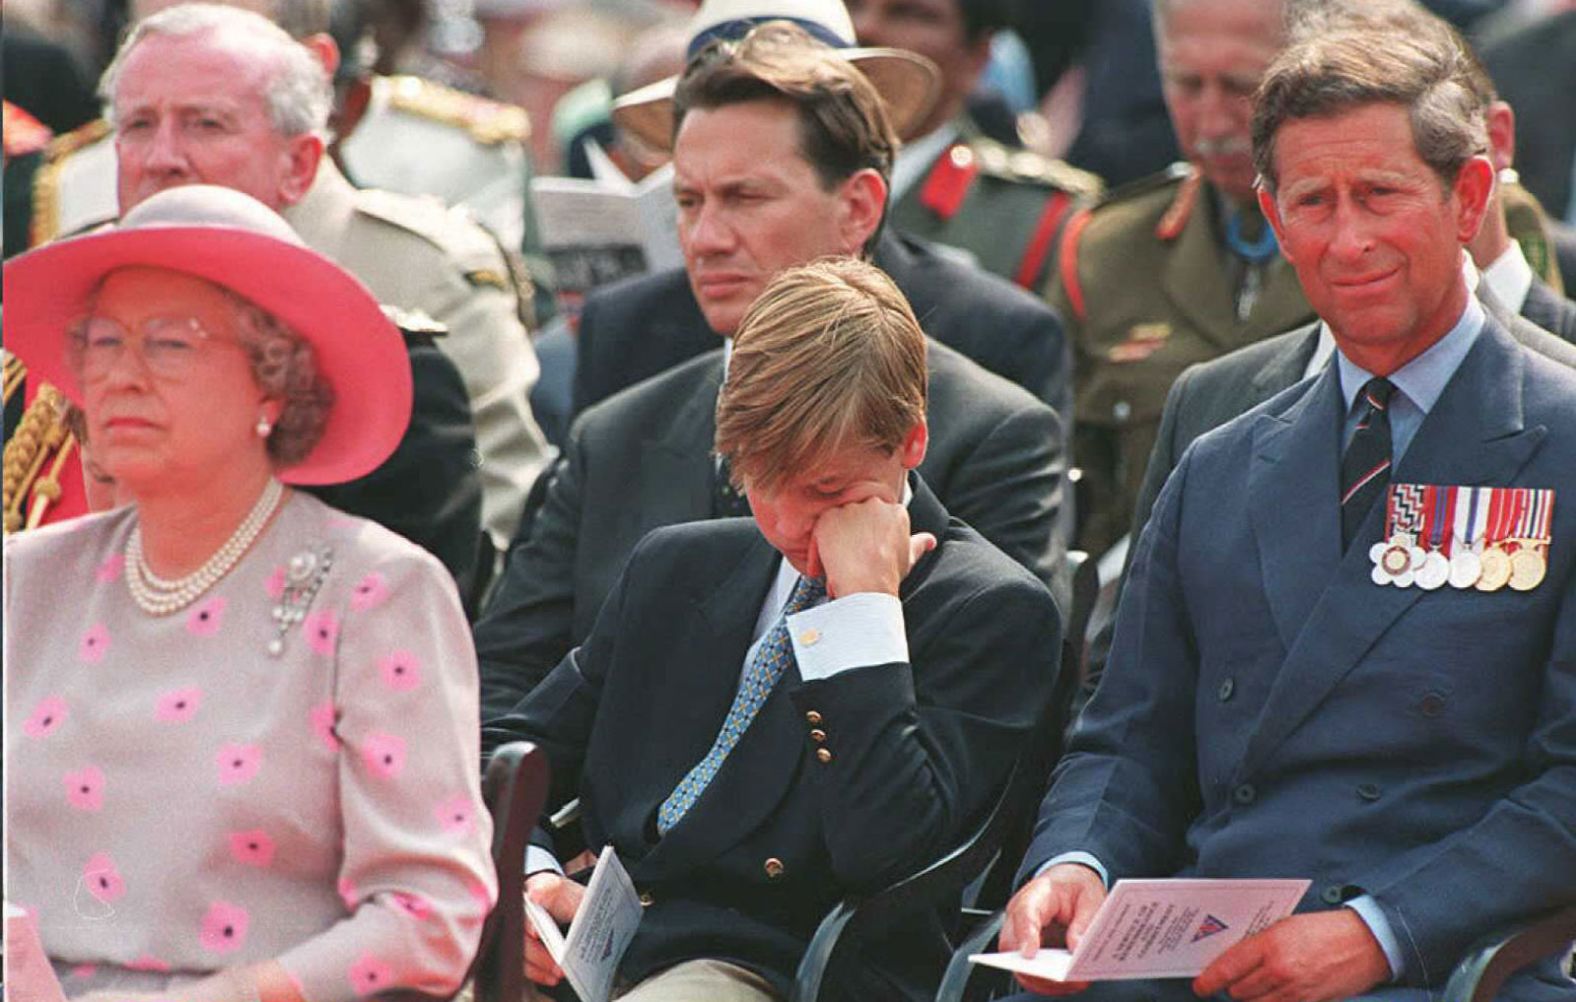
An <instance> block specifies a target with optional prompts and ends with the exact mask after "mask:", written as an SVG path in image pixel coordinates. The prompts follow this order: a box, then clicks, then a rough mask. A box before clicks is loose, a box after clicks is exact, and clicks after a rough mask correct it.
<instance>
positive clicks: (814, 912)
mask: <svg viewBox="0 0 1576 1002" xmlns="http://www.w3.org/2000/svg"><path fill="white" fill-rule="evenodd" d="M911 482H912V483H913V485H914V499H913V501H912V502H911V503H910V505H909V516H910V519H911V523H912V525H913V527H914V530H915V531H926V532H933V533H935V534H936V537H937V539H938V540H939V541H940V543H939V545H938V546H937V548H936V549H935V550H934V551H932V552H931V553H929V554H927V555H926V556H924V557H923V558H921V559H920V561H919V562H918V563H917V564H915V566H914V568H913V570H912V571H911V572H910V573H909V575H908V576H907V577H906V578H905V579H904V581H903V584H902V586H901V588H900V595H899V597H900V598H901V600H902V603H903V618H904V626H905V632H906V635H907V638H908V655H909V660H908V662H907V663H890V664H880V665H864V666H860V667H855V668H851V669H849V670H847V671H844V672H841V673H839V674H837V675H834V676H832V677H830V678H826V679H820V680H815V681H809V682H806V681H803V680H801V679H800V678H799V676H798V672H797V669H795V668H789V669H788V672H787V674H786V675H785V676H784V677H783V678H782V679H781V681H779V683H778V684H777V686H776V687H775V688H774V689H773V690H772V693H771V695H770V696H769V697H768V698H767V700H766V702H765V703H764V704H763V705H762V707H761V709H760V712H759V714H758V715H757V717H756V718H755V720H754V722H753V723H752V724H751V725H750V727H749V728H748V730H746V731H745V732H744V735H743V737H742V738H741V740H740V742H739V744H738V745H737V747H736V748H735V749H734V750H733V752H732V753H731V754H730V755H729V756H728V758H727V759H726V760H725V761H724V762H723V764H722V767H721V769H720V770H719V771H718V773H717V775H716V777H715V778H714V779H713V780H712V782H711V785H710V786H708V787H707V789H706V791H705V792H704V793H703V794H702V795H701V797H700V799H699V800H698V801H697V802H696V803H695V805H694V806H693V807H692V808H691V809H690V811H689V813H688V814H686V815H685V817H684V818H683V820H681V821H680V822H679V824H677V825H676V826H674V828H673V829H671V830H670V831H669V832H668V833H667V834H666V835H665V836H663V837H662V838H661V839H658V838H657V837H656V833H655V827H654V821H653V819H654V816H655V812H656V810H657V808H658V806H659V805H660V804H661V802H662V801H663V800H664V799H665V798H666V797H667V796H668V794H669V793H671V792H672V790H673V788H674V787H675V786H676V785H677V784H678V782H679V780H680V779H682V778H683V777H684V775H685V774H686V773H687V772H688V771H689V769H690V768H691V767H692V766H693V765H694V764H695V763H696V762H698V761H700V759H701V758H702V757H703V756H704V755H705V754H706V752H707V750H708V749H709V748H710V746H711V744H712V742H713V740H714V739H715V738H716V736H717V732H718V730H719V728H720V727H721V724H722V721H723V719H724V717H725V716H726V715H727V712H728V708H729V706H730V704H731V703H732V701H733V697H734V692H735V690H736V689H737V688H738V684H739V674H740V672H741V670H742V669H743V665H744V657H745V653H746V651H747V650H748V648H749V646H750V643H751V634H752V632H753V630H754V627H755V623H756V620H757V618H758V616H759V614H760V611H761V605H762V603H763V602H764V601H765V598H766V594H767V591H768V589H769V588H770V586H771V584H772V582H773V580H774V578H775V576H776V573H777V568H778V563H779V556H778V553H777V551H776V550H774V549H772V548H771V546H769V545H768V544H767V543H766V541H765V539H763V538H762V537H761V535H760V533H759V532H758V531H757V530H756V528H755V524H754V523H753V522H752V521H750V520H748V519H739V518H735V519H721V520H716V521H708V522H696V523H690V524H687V525H679V526H671V527H668V528H663V529H658V530H657V531H655V532H653V533H651V534H650V535H648V536H647V537H646V538H645V539H644V540H643V541H642V542H641V543H640V545H639V546H638V547H637V548H636V549H635V552H634V554H633V555H632V556H631V557H630V558H629V562H628V565H627V567H626V568H625V570H624V573H623V575H622V576H621V577H620V579H619V581H618V583H617V585H616V586H615V587H614V589H613V593H612V594H611V595H610V596H609V598H608V601H607V604H606V605H605V606H603V608H602V612H601V614H600V616H599V617H598V618H597V623H596V626H595V627H594V628H593V630H592V631H591V635H590V637H589V638H588V639H587V640H586V642H585V644H584V645H583V646H581V647H579V648H577V649H576V650H575V651H573V652H572V653H570V654H569V655H568V656H567V657H566V658H565V659H564V660H563V661H562V662H561V663H560V664H559V665H558V667H557V668H556V669H554V670H553V672H552V673H551V674H550V675H549V676H548V677H547V679H546V680H545V681H544V682H543V683H542V684H541V685H540V686H538V687H537V688H536V689H535V690H534V691H533V692H531V693H530V695H528V696H526V697H525V698H524V699H522V700H521V701H520V702H519V703H518V704H517V705H516V706H515V707H514V708H513V709H512V710H511V711H510V712H509V713H507V714H505V715H504V716H502V717H500V718H498V719H495V720H492V721H490V722H488V723H487V725H486V726H484V727H483V731H482V738H483V744H484V747H485V748H487V749H491V748H494V747H496V746H497V745H498V744H501V743H503V742H506V741H512V740H519V739H524V740H528V741H534V742H537V743H538V744H539V745H541V746H542V747H544V748H545V749H546V750H547V752H548V755H549V757H550V759H551V761H552V771H553V792H552V795H551V797H550V798H549V807H550V808H551V807H553V806H556V805H558V804H562V803H563V802H564V801H566V800H567V799H569V798H570V797H573V796H576V795H578V796H579V797H580V800H581V805H582V807H583V815H582V826H583V829H584V832H585V836H586V844H587V845H590V846H593V847H600V846H602V845H604V844H607V843H611V844H612V845H613V846H615V847H616V848H617V850H618V853H619V857H620V859H622V860H623V862H624V864H625V865H626V866H627V867H628V869H629V873H630V876H631V878H633V880H634V882H635V885H636V887H637V888H639V889H640V890H641V891H642V892H644V893H646V894H647V895H649V898H650V900H651V902H652V903H651V904H650V905H649V906H648V907H647V908H646V910H645V915H644V918H643V919H642V922H641V926H640V930H639V932H638V933H637V934H636V936H635V939H634V942H633V943H632V944H631V946H630V949H629V952H628V954H626V955H625V958H624V961H623V963H622V965H621V966H620V974H621V975H622V976H623V977H625V978H627V979H630V980H634V981H638V980H640V979H641V978H644V977H647V976H649V975H650V974H652V973H654V972H656V971H658V970H661V969H662V968H664V967H667V966H670V965H672V964H675V963H679V962H681V961H684V960H688V959H694V958H701V957H711V958H718V959H724V960H729V961H732V962H734V963H738V964H742V965H744V966H746V967H749V968H751V969H754V970H756V971H759V972H760V973H761V974H763V975H764V976H765V977H767V978H768V979H769V980H770V981H771V982H772V983H773V984H774V986H776V988H777V989H778V990H779V991H781V992H782V993H783V994H784V995H786V994H787V991H788V984H789V981H790V979H791V978H792V976H793V971H794V969H795V967H796V965H797V964H798V962H799V957H800V955H801V954H802V953H803V952H804V949H805V946H806V945H807V944H808V942H809V939H810V935H811V934H812V933H813V932H814V929H815V926H816V923H817V922H818V921H819V920H820V918H821V916H822V914H823V913H824V912H825V911H826V910H827V909H828V908H829V907H830V906H831V905H832V904H834V903H835V902H836V901H838V900H839V899H840V898H841V897H843V896H844V895H846V894H849V893H851V892H853V891H855V890H858V889H861V888H865V889H869V888H872V887H879V886H881V885H882V884H883V883H886V882H888V881H890V880H891V879H893V878H895V877H897V876H900V875H902V874H903V873H906V872H908V871H910V870H911V869H914V868H917V867H918V866H920V865H922V864H923V863H925V862H927V861H929V860H930V859H931V858H932V857H934V856H936V855H938V854H939V853H940V852H942V851H943V850H945V849H946V848H948V847H950V846H951V845H953V844H954V843H956V842H957V841H959V840H961V838H962V837H963V834H964V832H965V831H967V830H968V829H969V827H970V826H971V825H973V824H976V823H977V822H978V820H979V816H980V814H981V813H982V811H983V810H984V809H985V808H986V807H987V806H988V805H989V804H990V803H991V801H992V800H993V798H994V796H995V793H996V791H998V790H999V789H1000V787H1001V784H1002V783H1003V782H1004V781H1005V779H1006V776H1007V772H1008V770H1009V768H1010V767H1011V765H1012V763H1013V761H1014V760H1015V758H1016V757H1017V755H1018V753H1019V751H1020V750H1021V748H1022V745H1023V742H1024V740H1025V738H1026V737H1027V735H1028V733H1029V731H1030V729H1031V728H1032V727H1033V725H1034V723H1035V720H1036V719H1037V716H1038V714H1039V712H1040V710H1041V708H1043V706H1044V705H1045V701H1046V699H1048V698H1049V695H1050V692H1051V687H1052V684H1053V683H1054V680H1055V677H1056V672H1057V670H1058V669H1057V650H1058V647H1059V645H1060V640H1061V637H1060V633H1061V631H1060V627H1059V625H1058V620H1057V616H1056V610H1055V607H1054V605H1053V603H1052V601H1051V596H1050V594H1049V593H1048V592H1047V591H1046V590H1045V588H1044V586H1042V585H1041V584H1040V583H1039V582H1038V581H1036V580H1035V579H1034V578H1033V577H1032V576H1031V575H1030V574H1029V573H1028V572H1027V571H1025V570H1024V569H1023V568H1021V567H1019V566H1018V565H1017V564H1015V563H1013V562H1012V561H1011V560H1008V559H1007V558H1006V557H1005V556H1003V555H1002V554H1001V553H1000V552H999V551H998V550H997V549H996V548H995V547H993V546H991V545H990V544H989V543H987V542H985V540H984V539H982V538H981V537H980V535H979V534H978V533H976V532H975V531H974V530H973V529H970V528H968V527H967V526H965V525H964V524H963V523H962V522H959V521H958V520H957V519H949V517H948V516H947V513H946V511H945V510H944V509H943V508H942V506H941V504H940V502H938V501H937V500H936V498H935V496H934V495H933V494H931V493H930V491H929V489H928V488H926V487H925V485H924V483H923V481H921V480H920V479H919V478H918V477H917V476H914V477H913V478H912V481H911ZM818 735H819V738H820V740H817V736H818ZM818 752H828V753H829V757H828V758H827V759H826V760H825V761H822V760H821V758H820V757H819V756H818V754H817V753H818ZM944 943H945V940H944V937H943V936H942V926H941V924H940V920H939V917H937V916H927V917H924V918H923V920H920V919H916V924H915V925H914V926H912V927H906V928H905V929H904V930H901V931H894V933H893V938H892V941H891V944H890V947H891V948H890V949H886V950H883V949H880V948H879V947H878V946H875V945H872V944H870V943H868V942H866V943H865V944H864V945H863V948H862V950H861V951H860V952H861V957H860V961H861V964H860V973H858V974H857V975H854V976H852V977H850V978H849V979H847V980H844V981H840V988H841V990H840V993H839V994H840V997H843V998H848V999H858V1000H868V999H918V998H928V997H929V995H930V993H931V992H933V991H934V984H935V979H936V978H938V977H939V976H940V971H941V967H942V965H943V964H944V963H945V961H946V955H947V952H948V951H947V949H946V948H945V947H944Z"/></svg>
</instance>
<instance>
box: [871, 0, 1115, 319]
mask: <svg viewBox="0 0 1576 1002" xmlns="http://www.w3.org/2000/svg"><path fill="white" fill-rule="evenodd" d="M847 7H848V12H849V14H850V15H851V16H852V17H853V21H854V32H855V34H856V35H857V36H858V39H859V43H860V44H861V45H871V46H890V47H892V48H897V49H907V50H908V51H910V52H917V53H919V54H920V55H922V56H925V57H927V58H929V59H930V60H931V61H932V62H934V63H935V64H936V65H937V67H938V68H939V69H940V70H941V93H940V96H939V98H938V100H937V101H936V104H935V107H934V108H933V109H932V111H931V113H930V115H929V117H928V118H927V119H926V121H925V122H924V123H922V124H921V125H920V126H919V127H918V129H917V130H916V134H915V138H913V139H910V140H908V141H907V142H906V143H905V144H904V147H903V149H902V150H901V151H899V153H898V156H897V162H896V163H895V164H894V165H893V169H892V195H891V198H892V210H891V213H890V216H889V219H890V221H891V223H892V225H893V226H895V227H897V228H898V229H899V230H902V231H903V232H904V233H908V234H911V235H913V236H916V237H921V238H923V239H925V240H929V241H932V242H934V243H937V244H941V245H944V246H946V247H951V248H954V249H956V250H958V251H959V252H960V253H961V255H962V256H965V257H967V258H969V259H972V260H973V261H974V262H976V263H977V264H979V266H980V267H982V268H984V269H985V270H986V271H989V272H993V273H994V274H997V275H1000V276H1002V277H1003V278H1006V279H1008V280H1010V281H1013V282H1016V283H1017V284H1018V285H1021V286H1023V287H1024V288H1026V289H1030V290H1032V291H1035V292H1038V291H1039V290H1040V289H1042V288H1044V287H1045V279H1046V277H1047V275H1048V274H1049V272H1050V267H1051V262H1052V260H1053V258H1054V256H1055V250H1056V246H1057V242H1058V239H1059V237H1060V236H1061V233H1062V229H1063V227H1065V226H1066V224H1067V221H1068V220H1069V219H1071V218H1072V216H1073V214H1074V213H1075V212H1076V211H1077V210H1078V209H1079V208H1081V207H1083V206H1084V205H1087V204H1088V203H1090V202H1091V201H1092V200H1093V199H1094V198H1095V197H1097V196H1098V195H1099V194H1100V190H1101V183H1100V179H1099V178H1097V177H1096V176H1095V175H1093V174H1090V173H1088V172H1087V171H1081V170H1079V169H1077V168H1076V167H1070V166H1068V165H1067V164H1064V163H1062V162H1061V161H1059V160H1051V159H1049V158H1047V157H1044V156H1041V155H1040V154H1038V153H1034V152H1031V151H1029V150H1023V149H1013V148H1010V147H1007V146H1004V145H1002V144H1001V143H999V142H996V141H995V140H992V139H990V138H988V137H986V136H985V135H984V134H983V133H982V132H981V130H980V128H979V126H978V125H976V124H975V123H974V122H973V120H972V119H971V118H970V117H969V115H968V113H967V110H966V107H965V105H966V102H967V99H968V96H969V94H970V93H971V92H973V90H974V86H975V84H976V83H977V82H978V80H979V76H980V72H981V71H982V70H983V69H984V68H985V63H986V61H987V60H988V59H989V58H990V40H991V35H992V34H993V33H994V32H995V31H996V30H997V29H998V28H1001V27H1003V26H1005V24H1006V23H1007V11H1006V5H1005V4H1004V3H1003V2H1002V0H847Z"/></svg>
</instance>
